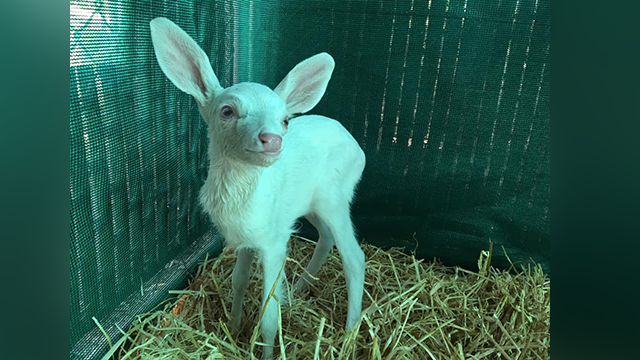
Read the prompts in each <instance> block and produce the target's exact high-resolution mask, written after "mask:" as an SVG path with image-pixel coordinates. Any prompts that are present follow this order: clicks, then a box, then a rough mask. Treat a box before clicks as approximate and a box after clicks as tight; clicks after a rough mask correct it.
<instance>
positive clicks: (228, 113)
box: [220, 105, 233, 120]
mask: <svg viewBox="0 0 640 360" xmlns="http://www.w3.org/2000/svg"><path fill="white" fill-rule="evenodd" d="M220 116H221V117H222V118H223V119H224V120H230V119H231V118H233V108H231V106H229V105H225V106H223V107H222V110H221V111H220Z"/></svg>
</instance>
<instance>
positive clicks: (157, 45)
mask: <svg viewBox="0 0 640 360" xmlns="http://www.w3.org/2000/svg"><path fill="white" fill-rule="evenodd" d="M150 27H151V41H152V42H153V48H154V50H155V53H156V58H157V59H158V63H159V64H160V68H161V69H162V71H163V72H164V74H165V75H166V76H167V77H168V78H169V80H171V82H173V84H174V85H175V86H177V87H178V89H180V90H182V91H184V92H186V93H187V94H189V95H191V96H193V97H194V98H195V99H196V101H198V103H199V104H200V105H204V104H205V103H206V101H207V100H208V99H210V98H211V97H213V96H215V94H216V93H219V92H220V91H221V90H222V87H221V86H220V82H219V81H218V78H217V77H216V75H215V74H214V73H213V69H212V68H211V63H210V62H209V58H208V57H207V54H206V53H205V52H204V51H203V50H202V49H201V48H200V47H199V46H198V44H196V42H195V41H193V39H192V38H191V37H190V36H189V35H188V34H187V33H186V32H184V31H183V30H182V29H180V27H178V25H176V24H174V23H173V22H171V20H169V19H167V18H163V17H159V18H155V19H153V20H151V23H150Z"/></svg>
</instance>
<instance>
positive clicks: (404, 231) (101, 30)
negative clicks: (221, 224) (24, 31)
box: [69, 0, 551, 359]
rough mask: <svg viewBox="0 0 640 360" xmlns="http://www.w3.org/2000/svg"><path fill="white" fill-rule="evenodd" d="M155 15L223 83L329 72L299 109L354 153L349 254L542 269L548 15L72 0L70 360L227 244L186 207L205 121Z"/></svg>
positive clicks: (426, 6)
mask: <svg viewBox="0 0 640 360" xmlns="http://www.w3.org/2000/svg"><path fill="white" fill-rule="evenodd" d="M156 16H165V17H168V18H169V19H171V20H173V21H174V22H176V23H177V24H178V25H179V26H181V27H182V28H183V29H184V30H185V31H187V33H189V34H190V35H191V36H192V37H193V38H194V39H195V40H196V42H198V43H199V44H200V45H201V46H202V48H203V49H204V50H205V52H207V54H208V55H209V58H210V59H211V61H212V66H213V69H214V71H215V72H216V74H217V75H218V77H219V79H220V82H221V83H222V85H223V86H229V85H231V84H233V83H236V82H242V81H257V82H261V83H264V84H266V85H268V86H271V87H274V86H275V85H277V84H278V82H279V81H280V80H281V79H282V78H283V77H284V76H285V74H286V73H287V72H288V71H289V70H290V69H291V68H292V67H293V66H294V65H295V64H296V63H297V62H299V61H300V60H302V59H304V58H306V57H308V56H311V55H313V54H315V53H318V52H322V51H326V52H329V53H330V54H331V55H332V56H333V57H334V58H335V60H336V70H335V72H334V75H333V78H332V80H331V82H330V84H329V87H328V89H327V93H326V95H325V97H324V98H323V100H322V101H321V102H320V104H319V105H318V106H317V107H316V108H315V109H314V110H313V111H312V112H313V113H317V114H323V115H327V116H329V117H333V118H335V119H338V120H339V121H340V122H341V123H342V124H343V125H344V126H345V127H346V128H347V129H348V130H350V131H351V133H352V134H353V136H354V137H355V138H356V139H357V140H358V142H359V143H360V145H361V146H362V148H363V149H364V151H365V153H366V155H367V167H366V169H365V173H364V176H363V180H362V182H361V185H360V187H359V190H358V194H357V197H356V201H355V203H354V205H353V218H354V222H355V225H356V227H357V231H358V233H359V237H360V238H361V239H363V241H365V242H368V243H372V244H375V245H379V246H383V247H389V246H404V247H406V248H407V250H411V251H413V250H414V249H415V250H416V252H417V255H418V256H420V257H426V258H432V257H438V258H440V259H441V260H442V261H443V262H445V263H446V264H451V265H460V266H464V267H468V268H473V267H474V266H475V264H476V261H477V258H478V253H479V251H480V250H482V249H487V248H488V244H489V242H490V241H492V242H494V243H495V244H496V247H495V249H496V251H495V253H494V258H493V259H494V260H493V263H494V265H496V266H499V267H507V266H508V262H507V260H506V258H505V257H504V256H503V254H502V250H501V247H500V246H504V248H505V249H506V251H507V253H508V254H509V256H510V257H511V259H512V260H513V261H520V262H527V261H529V260H530V259H533V260H534V261H536V262H539V263H541V264H542V266H543V268H544V269H545V270H546V271H550V233H549V222H550V213H549V193H550V185H549V184H550V146H549V144H550V140H549V126H550V119H549V98H550V96H549V95H550V71H551V68H550V23H549V1H542V0H540V1H537V0H531V1H528V0H527V1H525V0H522V1H514V0H507V1H480V0H467V1H465V0H460V1H455V0H451V1H442V0H434V1H417V0H416V1H401V0H398V1H385V2H381V1H374V0H370V1H337V0H336V1H294V0H281V1H270V2H266V1H264V2H259V1H172V2H153V1H71V14H70V29H71V32H70V33H71V37H70V67H69V74H70V84H69V85H70V118H71V119H70V138H71V139H70V162H71V164H70V166H71V171H70V198H71V200H70V201H71V209H70V211H71V214H70V215H71V220H70V233H71V246H70V260H71V274H70V281H71V296H70V297H71V309H70V312H71V314H70V325H71V332H70V353H71V358H74V359H76V358H77V359H81V358H82V359H84V358H97V357H99V356H101V355H102V354H104V352H105V351H106V349H107V345H106V340H105V339H104V336H102V334H101V333H100V332H99V330H98V329H97V327H96V326H95V324H94V322H93V320H92V317H96V318H97V319H98V320H99V321H100V323H101V324H102V325H103V326H104V327H105V330H106V331H107V332H108V333H109V334H110V336H111V337H112V339H117V338H118V337H119V336H118V330H117V328H116V326H115V325H116V324H117V325H118V326H120V327H121V328H123V329H125V328H126V327H127V326H128V325H129V323H130V322H131V320H132V319H133V317H134V316H135V314H137V313H141V312H143V311H147V310H149V309H150V308H151V307H153V306H154V305H156V304H158V302H160V301H162V300H163V299H165V298H166V297H167V290H168V289H170V288H175V287H178V286H183V285H184V284H185V281H186V279H187V275H188V273H189V271H190V270H191V269H193V267H194V266H195V265H196V264H197V262H198V261H199V260H201V259H202V258H203V257H204V255H205V254H206V252H211V253H212V254H215V253H217V251H219V250H220V248H221V244H222V242H221V239H220V238H219V237H218V235H217V233H216V231H215V229H213V228H212V226H211V225H210V223H209V221H208V219H207V218H206V217H205V216H204V214H203V212H202V210H201V209H200V208H199V207H198V205H197V194H198V189H199V187H200V186H201V185H202V184H203V182H204V180H205V177H206V172H207V158H206V148H207V138H206V128H205V124H204V122H203V121H201V119H200V115H199V114H198V109H197V106H196V103H195V101H194V100H193V99H191V98H190V97H189V96H187V95H186V94H184V93H182V92H180V91H179V90H178V89H177V88H175V86H173V85H172V84H171V83H170V82H169V81H168V80H167V79H166V78H165V76H164V75H163V74H162V72H161V70H160V68H159V66H158V65H157V62H156V60H155V58H154V54H153V49H152V47H151V39H150V33H149V21H150V20H151V19H153V18H154V17H156ZM301 233H302V234H303V235H306V236H310V237H313V236H314V234H315V231H314V230H313V229H312V228H311V227H310V226H308V224H305V225H304V226H303V228H302V230H301ZM416 246H417V248H416Z"/></svg>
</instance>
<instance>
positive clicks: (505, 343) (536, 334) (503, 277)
mask: <svg viewBox="0 0 640 360" xmlns="http://www.w3.org/2000/svg"><path fill="white" fill-rule="evenodd" d="M312 246H313V245H312V244H310V243H309V242H308V241H302V240H298V241H292V242H291V249H290V253H289V256H290V259H289V261H287V265H286V274H288V276H287V277H288V279H287V290H286V291H287V294H286V296H288V297H289V301H290V305H289V306H288V307H283V308H282V311H281V322H280V326H281V330H282V331H280V332H279V335H278V338H277V339H276V348H275V351H274V353H275V355H276V356H280V357H281V359H434V360H435V359H512V360H516V359H548V358H550V355H549V353H550V333H549V328H550V308H551V305H550V279H549V277H548V276H547V275H545V274H544V273H543V272H542V270H541V268H540V267H539V266H529V267H527V268H524V269H522V271H520V272H518V273H516V274H514V272H513V271H512V272H506V271H499V270H496V269H494V268H492V267H491V266H490V261H491V251H483V252H482V254H481V255H480V259H479V261H478V266H479V271H478V272H471V271H468V270H464V269H461V268H452V267H445V266H443V265H442V264H440V263H438V262H423V261H422V260H416V259H415V258H414V257H413V256H408V255H406V254H404V253H402V252H401V251H400V250H398V249H391V250H388V251H383V250H381V249H379V248H376V247H374V246H370V245H363V246H362V247H363V250H364V252H365V256H366V259H367V270H366V279H365V282H366V283H365V295H364V298H363V309H364V310H363V316H362V317H361V321H360V323H359V330H358V332H357V335H356V332H352V333H350V334H347V333H345V331H344V329H343V328H344V324H345V322H346V314H347V295H346V284H345V280H344V275H343V272H342V264H341V261H340V259H339V257H338V254H337V252H336V251H335V249H334V250H333V251H332V252H331V254H330V256H329V258H328V260H327V263H326V264H325V265H324V266H323V267H322V269H321V270H320V272H319V273H318V276H317V277H318V278H319V280H318V281H316V282H314V284H313V285H311V286H310V287H309V290H307V291H306V292H305V293H303V294H300V295H297V294H296V295H293V294H292V292H291V288H290V286H289V285H290V284H293V283H294V282H295V280H296V278H297V276H298V275H299V274H300V273H301V272H302V271H303V270H302V268H301V265H300V264H305V265H306V263H307V262H308V261H309V259H310V257H311V255H312V252H313V247H312ZM235 259H236V257H235V255H233V254H223V255H220V256H219V257H217V258H215V259H206V260H205V261H204V263H203V264H202V265H201V266H200V267H199V269H198V271H197V274H196V276H195V278H194V280H193V281H192V282H191V285H190V287H189V289H188V290H184V291H174V292H172V293H173V294H179V295H180V298H179V299H178V300H177V301H174V302H172V303H170V304H166V305H165V309H164V310H160V311H155V312H152V313H149V314H145V315H141V316H139V317H138V320H137V321H136V322H135V324H134V326H133V327H132V328H131V329H130V330H129V331H128V332H127V334H126V336H124V337H123V338H122V339H121V340H122V341H121V342H120V344H122V343H123V342H124V341H125V340H126V343H125V345H123V346H119V344H116V345H115V346H114V347H113V348H112V351H111V353H115V355H114V356H115V357H116V358H119V359H123V360H124V359H145V360H146V359H206V360H213V359H259V358H260V355H261V352H262V346H263V344H261V343H260V341H261V338H260V336H259V335H260V331H259V328H260V327H259V319H260V316H259V314H260V311H261V306H260V302H261V301H260V294H261V290H262V283H261V281H260V277H259V275H260V273H261V272H259V271H256V269H255V268H254V270H253V272H252V278H251V282H250V285H249V290H248V291H247V296H246V298H245V302H244V304H245V305H244V314H243V328H242V330H241V331H240V333H239V334H238V335H232V334H230V333H229V331H228V330H227V327H226V321H227V319H228V311H229V310H230V307H231V304H230V303H231V298H232V296H231V291H232V290H231V272H232V270H233V265H234V263H235ZM291 259H298V260H299V262H298V261H293V260H291ZM255 266H256V265H255V264H254V267H255ZM274 299H275V298H272V301H275V300H277V299H275V300H274Z"/></svg>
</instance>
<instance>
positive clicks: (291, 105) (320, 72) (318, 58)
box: [273, 53, 335, 114]
mask: <svg viewBox="0 0 640 360" xmlns="http://www.w3.org/2000/svg"><path fill="white" fill-rule="evenodd" d="M334 67H335V61H334V60H333V58H332V57H331V55H329V54H327V53H320V54H317V55H314V56H312V57H310V58H308V59H306V60H304V61H302V62H300V63H299V64H298V65H296V66H295V67H294V68H293V69H292V70H291V71H290V72H289V73H288V74H287V76H286V77H285V78H284V80H282V82H280V84H278V86H277V87H276V88H275V89H274V90H273V91H275V93H276V94H278V96H280V98H281V99H282V100H283V101H284V102H285V104H286V105H287V112H288V113H289V114H296V113H306V112H307V111H309V110H311V109H313V107H314V106H316V105H317V104H318V102H320V99H322V95H324V92H325V91H326V90H327V85H328V84H329V80H330V79H331V74H332V73H333V69H334Z"/></svg>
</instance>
